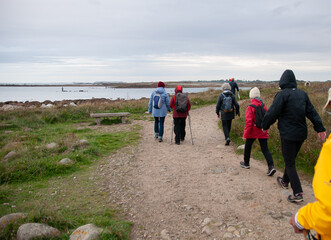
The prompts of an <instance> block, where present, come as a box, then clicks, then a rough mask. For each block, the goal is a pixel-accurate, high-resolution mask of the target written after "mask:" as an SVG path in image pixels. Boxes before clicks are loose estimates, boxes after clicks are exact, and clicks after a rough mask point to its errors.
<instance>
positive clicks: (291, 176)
mask: <svg viewBox="0 0 331 240" xmlns="http://www.w3.org/2000/svg"><path fill="white" fill-rule="evenodd" d="M302 143H303V140H302V141H291V140H286V139H281V144H282V154H283V158H284V162H285V171H284V175H283V181H284V182H287V183H291V188H292V190H293V194H298V193H302V187H301V182H300V179H299V176H298V173H297V170H296V167H295V158H296V157H297V155H298V152H299V150H300V148H301V145H302Z"/></svg>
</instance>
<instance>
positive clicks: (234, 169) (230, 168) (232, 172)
mask: <svg viewBox="0 0 331 240" xmlns="http://www.w3.org/2000/svg"><path fill="white" fill-rule="evenodd" d="M228 173H230V174H231V175H234V176H235V175H239V171H238V169H237V168H234V167H229V168H228Z"/></svg>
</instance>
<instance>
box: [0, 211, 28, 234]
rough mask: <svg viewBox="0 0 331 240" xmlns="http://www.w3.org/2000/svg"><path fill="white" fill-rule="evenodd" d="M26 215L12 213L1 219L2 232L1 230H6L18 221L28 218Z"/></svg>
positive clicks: (0, 227)
mask: <svg viewBox="0 0 331 240" xmlns="http://www.w3.org/2000/svg"><path fill="white" fill-rule="evenodd" d="M26 216H27V214H26V213H12V214H8V215H5V216H3V217H1V218H0V231H1V229H4V228H6V227H7V226H8V225H9V224H11V223H15V222H16V221H17V220H19V219H21V218H26Z"/></svg>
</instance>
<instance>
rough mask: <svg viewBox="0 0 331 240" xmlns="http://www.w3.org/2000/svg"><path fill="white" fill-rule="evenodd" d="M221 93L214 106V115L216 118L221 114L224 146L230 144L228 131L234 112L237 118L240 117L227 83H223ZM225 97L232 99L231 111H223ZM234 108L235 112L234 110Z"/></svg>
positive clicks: (237, 105) (235, 101)
mask: <svg viewBox="0 0 331 240" xmlns="http://www.w3.org/2000/svg"><path fill="white" fill-rule="evenodd" d="M222 90H223V92H222V93H221V94H220V95H219V96H218V101H217V104H216V114H217V116H218V117H220V112H221V119H222V128H223V132H224V136H225V145H229V144H230V130H231V123H232V119H234V117H235V115H234V114H235V111H236V114H237V115H238V116H240V112H239V104H238V102H237V100H236V98H235V97H234V95H233V93H232V92H231V91H230V90H231V87H230V84H229V83H224V84H223V85H222ZM225 97H231V98H232V104H231V110H229V111H228V110H225V109H224V104H223V103H224V101H223V100H224V98H225ZM234 107H235V108H236V110H234Z"/></svg>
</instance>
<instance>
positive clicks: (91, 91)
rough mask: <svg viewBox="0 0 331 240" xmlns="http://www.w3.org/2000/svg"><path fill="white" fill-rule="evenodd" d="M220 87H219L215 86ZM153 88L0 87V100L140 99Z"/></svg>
mask: <svg viewBox="0 0 331 240" xmlns="http://www.w3.org/2000/svg"><path fill="white" fill-rule="evenodd" d="M208 89H209V88H184V92H188V93H196V92H203V91H206V90H208ZM215 89H220V88H215ZM154 90H155V88H106V87H92V86H91V87H64V88H63V91H62V87H61V86H58V87H0V102H6V101H19V102H25V101H39V102H43V101H46V100H50V101H60V100H74V99H92V98H108V99H112V100H115V99H118V98H121V99H140V98H143V97H146V98H149V97H150V96H151V93H152V91H154ZM166 91H167V93H169V94H174V89H173V88H171V89H168V88H166Z"/></svg>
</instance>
